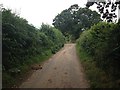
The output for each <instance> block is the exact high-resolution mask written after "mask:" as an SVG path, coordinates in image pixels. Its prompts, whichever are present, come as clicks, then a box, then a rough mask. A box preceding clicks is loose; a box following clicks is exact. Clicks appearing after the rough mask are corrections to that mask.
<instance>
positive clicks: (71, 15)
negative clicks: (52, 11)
mask: <svg viewBox="0 0 120 90" xmlns="http://www.w3.org/2000/svg"><path fill="white" fill-rule="evenodd" d="M99 21H101V19H100V15H99V14H98V13H97V12H95V11H91V10H90V9H87V8H79V6H78V5H77V4H75V5H72V6H71V7H70V8H68V9H66V10H63V11H62V12H61V13H60V14H58V15H57V16H56V17H55V18H54V20H53V25H54V26H55V28H58V29H59V30H61V31H62V33H63V34H64V35H65V36H67V35H68V34H70V35H72V39H73V40H75V39H77V38H79V35H80V33H81V32H82V31H83V30H85V29H86V28H90V27H91V26H92V25H94V24H96V23H98V22H99Z"/></svg>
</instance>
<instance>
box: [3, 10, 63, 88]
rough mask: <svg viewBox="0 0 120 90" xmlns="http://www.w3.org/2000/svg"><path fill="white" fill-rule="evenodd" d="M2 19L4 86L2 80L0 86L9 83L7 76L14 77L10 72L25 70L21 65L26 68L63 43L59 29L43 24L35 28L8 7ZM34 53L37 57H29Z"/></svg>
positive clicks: (54, 50) (33, 55)
mask: <svg viewBox="0 0 120 90" xmlns="http://www.w3.org/2000/svg"><path fill="white" fill-rule="evenodd" d="M2 21H3V22H2V44H3V45H2V46H3V47H2V63H3V73H5V75H6V76H5V77H3V78H4V79H3V82H4V81H5V83H6V85H5V83H3V86H7V85H8V82H6V80H7V78H8V79H10V77H12V78H14V77H13V76H12V75H11V74H10V73H12V72H13V71H14V72H16V70H17V71H19V70H20V71H21V72H22V71H24V70H23V69H25V68H24V67H23V69H22V67H21V66H25V67H27V65H30V64H32V63H34V62H38V61H39V62H40V61H42V60H43V59H44V57H48V56H49V55H50V54H52V52H54V53H56V52H57V51H58V50H59V49H60V48H62V47H63V45H64V43H65V39H64V36H63V34H62V33H61V32H60V31H59V30H58V29H55V28H54V27H51V26H49V25H45V24H43V25H42V26H41V28H40V29H37V28H35V27H34V26H33V25H30V24H28V22H27V21H26V20H25V19H23V18H20V17H19V16H17V15H16V14H14V13H11V10H6V9H2ZM36 56H37V57H39V59H38V58H36V59H33V60H31V58H33V57H36ZM26 70H27V69H26ZM9 71H11V72H9ZM6 73H7V74H6ZM9 75H10V76H9ZM5 78H6V79H5ZM12 78H11V79H10V81H11V80H12ZM8 86H9V85H8Z"/></svg>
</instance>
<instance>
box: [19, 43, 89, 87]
mask: <svg viewBox="0 0 120 90" xmlns="http://www.w3.org/2000/svg"><path fill="white" fill-rule="evenodd" d="M42 67H43V68H42V69H39V70H36V71H35V72H34V73H33V74H32V75H31V77H29V79H28V80H26V81H25V82H24V83H22V85H21V86H20V88H89V83H88V82H87V80H86V78H85V75H84V72H83V68H82V66H81V64H80V62H79V59H78V57H77V55H76V49H75V44H65V46H64V48H62V49H61V50H60V51H59V52H58V53H56V54H55V55H54V56H52V57H51V58H50V59H49V60H48V61H47V62H45V63H44V64H43V66H42Z"/></svg>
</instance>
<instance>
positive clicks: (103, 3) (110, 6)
mask: <svg viewBox="0 0 120 90" xmlns="http://www.w3.org/2000/svg"><path fill="white" fill-rule="evenodd" d="M94 4H96V5H97V9H98V11H99V13H100V14H101V17H102V19H103V20H105V21H107V22H114V21H115V22H116V21H117V19H118V15H116V12H117V10H120V0H88V1H87V4H86V7H87V8H89V7H90V6H93V5H94ZM118 13H120V12H118Z"/></svg>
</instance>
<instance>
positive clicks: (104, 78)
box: [76, 44, 115, 88]
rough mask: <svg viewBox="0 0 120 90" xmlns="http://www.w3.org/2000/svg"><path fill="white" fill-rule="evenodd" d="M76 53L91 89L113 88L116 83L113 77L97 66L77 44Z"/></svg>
mask: <svg viewBox="0 0 120 90" xmlns="http://www.w3.org/2000/svg"><path fill="white" fill-rule="evenodd" d="M76 51H77V54H78V56H79V58H80V61H81V63H82V65H83V68H84V70H85V73H86V76H87V78H88V80H89V82H90V87H91V88H112V87H114V86H115V85H114V84H115V83H114V82H113V81H112V80H111V77H110V76H109V75H107V74H106V73H105V72H104V71H103V70H102V69H100V68H98V67H97V66H96V63H95V61H94V60H93V59H92V57H90V56H89V55H87V54H86V53H85V52H84V51H83V50H82V49H81V48H80V47H79V46H78V44H76Z"/></svg>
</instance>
